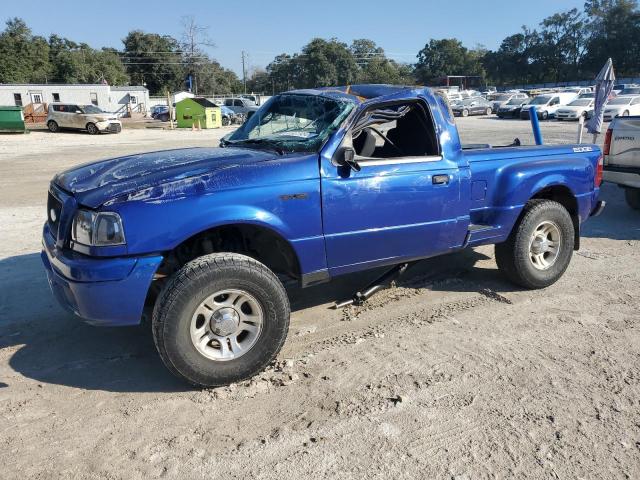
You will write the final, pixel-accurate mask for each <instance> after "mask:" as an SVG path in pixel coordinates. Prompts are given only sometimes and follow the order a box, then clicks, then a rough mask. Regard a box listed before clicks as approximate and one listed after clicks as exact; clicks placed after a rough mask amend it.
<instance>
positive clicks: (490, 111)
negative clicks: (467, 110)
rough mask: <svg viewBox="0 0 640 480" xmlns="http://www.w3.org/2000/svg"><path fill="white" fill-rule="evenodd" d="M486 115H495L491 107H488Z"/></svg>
mask: <svg viewBox="0 0 640 480" xmlns="http://www.w3.org/2000/svg"><path fill="white" fill-rule="evenodd" d="M485 113H486V114H487V115H491V114H492V113H493V110H491V107H487V110H486V111H485Z"/></svg>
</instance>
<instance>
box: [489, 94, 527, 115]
mask: <svg viewBox="0 0 640 480" xmlns="http://www.w3.org/2000/svg"><path fill="white" fill-rule="evenodd" d="M512 98H515V99H517V100H524V99H525V98H529V96H528V95H527V94H526V93H502V94H500V95H498V96H497V97H495V98H494V99H493V101H492V102H491V109H492V110H493V111H494V112H497V111H498V110H499V109H500V107H501V106H502V105H506V104H507V102H509V101H510V100H511V99H512Z"/></svg>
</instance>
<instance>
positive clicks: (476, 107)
mask: <svg viewBox="0 0 640 480" xmlns="http://www.w3.org/2000/svg"><path fill="white" fill-rule="evenodd" d="M451 110H452V111H453V114H454V115H455V116H457V117H468V116H469V115H491V112H492V110H491V104H490V103H489V102H487V101H486V100H485V99H484V98H482V97H471V98H467V99H465V100H461V101H459V102H457V103H455V104H453V105H451Z"/></svg>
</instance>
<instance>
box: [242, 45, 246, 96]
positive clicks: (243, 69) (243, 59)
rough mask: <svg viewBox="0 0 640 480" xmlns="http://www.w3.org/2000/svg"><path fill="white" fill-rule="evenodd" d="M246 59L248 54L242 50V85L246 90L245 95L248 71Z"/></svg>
mask: <svg viewBox="0 0 640 480" xmlns="http://www.w3.org/2000/svg"><path fill="white" fill-rule="evenodd" d="M245 57H246V54H245V53H244V50H242V84H243V88H244V93H245V94H246V93H247V69H246V68H245Z"/></svg>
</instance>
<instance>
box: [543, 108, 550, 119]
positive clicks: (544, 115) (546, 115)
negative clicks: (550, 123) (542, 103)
mask: <svg viewBox="0 0 640 480" xmlns="http://www.w3.org/2000/svg"><path fill="white" fill-rule="evenodd" d="M548 118H549V112H547V111H546V110H545V111H544V112H542V120H547V119H548Z"/></svg>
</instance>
